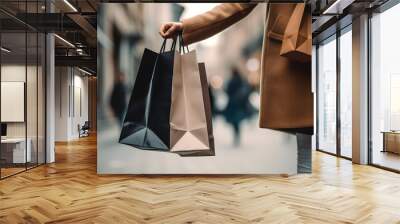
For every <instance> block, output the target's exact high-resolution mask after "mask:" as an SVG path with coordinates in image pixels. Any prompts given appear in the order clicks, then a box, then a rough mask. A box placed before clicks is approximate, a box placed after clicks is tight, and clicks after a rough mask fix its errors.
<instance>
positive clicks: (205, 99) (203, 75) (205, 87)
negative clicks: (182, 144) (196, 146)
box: [181, 63, 215, 156]
mask: <svg viewBox="0 0 400 224" xmlns="http://www.w3.org/2000/svg"><path fill="white" fill-rule="evenodd" d="M198 66H199V72H200V82H201V89H202V92H203V103H204V110H205V113H206V121H207V132H208V140H209V144H208V145H209V148H210V150H201V151H197V152H187V153H181V156H215V143H214V134H213V127H212V113H211V101H210V92H209V90H208V82H207V73H206V67H205V64H204V63H198Z"/></svg>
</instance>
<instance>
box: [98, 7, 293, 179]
mask: <svg viewBox="0 0 400 224" xmlns="http://www.w3.org/2000/svg"><path fill="white" fill-rule="evenodd" d="M217 4H218V3H216V4H215V3H201V4H199V3H179V4H178V3H154V4H153V3H146V4H140V3H135V4H124V3H121V4H115V3H109V4H107V3H105V4H102V6H101V7H100V10H99V16H98V30H97V33H98V52H99V54H98V57H99V58H98V74H99V76H98V88H99V91H98V100H99V101H98V147H99V153H98V155H99V161H100V163H101V162H102V161H103V160H102V159H104V161H103V162H104V163H103V165H105V166H112V167H114V168H115V167H117V168H118V167H123V166H124V165H123V164H122V163H123V162H121V161H122V160H118V159H115V161H114V163H113V162H110V161H109V160H110V158H116V157H115V155H114V156H113V155H111V154H110V155H109V156H108V157H106V156H104V154H103V155H102V153H105V154H107V153H110V152H112V150H111V149H113V150H114V149H116V148H118V149H121V150H126V149H129V148H130V149H129V150H131V151H132V148H131V147H129V146H125V145H121V144H118V143H117V141H118V138H119V134H120V129H121V128H120V125H121V123H122V120H123V118H124V113H125V111H126V107H127V105H128V101H129V98H130V94H131V91H132V89H133V86H134V82H135V78H136V73H137V71H138V67H139V64H140V60H141V56H142V53H143V51H144V48H149V49H151V50H153V51H156V52H158V51H159V49H160V47H161V44H162V38H161V37H160V36H159V34H158V31H159V28H160V26H161V24H162V23H164V22H168V21H179V20H181V19H184V18H188V17H192V16H195V15H198V14H200V13H203V12H206V11H208V10H210V9H212V8H213V7H214V6H216V5H217ZM264 19H265V5H264V4H259V5H258V6H257V7H256V8H255V9H254V10H253V11H252V13H250V14H249V15H248V16H247V17H246V18H244V19H243V20H241V21H240V22H238V23H237V24H235V25H233V26H231V27H230V28H228V29H226V30H225V31H223V32H222V33H220V34H217V35H215V36H213V37H211V38H209V39H207V40H204V41H202V42H199V43H195V44H193V45H190V46H189V49H190V50H193V49H195V50H196V51H197V57H198V61H199V62H205V65H206V70H207V76H208V82H209V86H210V87H209V89H210V93H211V102H212V108H213V128H214V136H215V141H216V142H215V143H216V154H217V156H216V157H219V158H220V159H221V160H220V163H221V164H222V163H224V160H225V162H228V163H229V161H228V160H229V159H228V157H227V156H226V155H228V154H229V155H231V156H233V157H235V158H234V160H237V162H241V160H242V159H243V156H246V157H248V156H249V155H250V153H251V154H252V156H254V157H258V158H257V159H261V160H260V163H259V164H257V163H255V164H251V163H250V164H249V172H250V171H251V170H255V171H257V170H259V171H260V172H261V173H263V172H264V171H265V169H264V171H263V169H260V167H263V168H266V169H267V170H268V171H269V173H271V170H270V169H269V168H268V167H270V166H271V167H273V165H271V164H269V165H266V164H265V162H267V160H266V159H265V158H266V157H270V159H272V160H274V158H275V162H274V163H279V162H281V161H282V160H279V159H277V158H276V157H274V156H277V157H279V156H282V157H285V160H287V161H284V162H283V163H289V165H288V164H280V165H277V166H276V167H275V168H273V169H277V170H279V168H282V166H286V167H285V168H287V166H294V167H295V166H296V162H295V161H296V158H295V155H296V151H294V152H292V154H293V155H290V156H287V155H286V154H285V153H286V152H283V154H282V152H280V153H281V154H282V155H280V154H278V155H274V156H271V155H268V153H271V151H268V150H269V149H267V148H268V146H269V145H270V144H274V140H272V139H271V136H273V134H271V133H268V132H269V131H268V130H265V129H259V127H258V110H259V78H260V76H259V74H260V59H261V46H262V41H263V29H264ZM268 136H269V137H268ZM272 138H274V137H272ZM275 141H277V139H275ZM278 141H279V140H278ZM103 150H105V151H103ZM288 150H290V147H288ZM133 151H141V152H137V153H143V154H146V155H149V154H154V153H157V154H158V155H154V156H162V157H168V158H171V157H177V155H172V154H171V153H160V152H148V151H144V152H143V151H142V150H133ZM272 151H273V150H272ZM233 152H234V153H233ZM125 153H126V154H125V155H126V156H128V157H131V156H132V153H131V152H126V151H125ZM232 153H233V154H235V153H236V154H239V155H233V154H232ZM287 153H289V152H287ZM160 154H163V155H160ZM170 154H171V155H170ZM117 157H118V156H117ZM178 157H179V156H178ZM233 157H232V158H233ZM289 157H293V158H292V160H293V162H292V164H290V161H291V158H289ZM175 159H179V158H175ZM184 159H185V160H190V158H184ZM202 159H204V158H202ZM210 159H211V158H210V157H209V158H208V160H210ZM212 160H219V159H218V158H212ZM262 160H264V161H262ZM250 161H251V160H250ZM216 163H218V162H216ZM125 165H126V164H125ZM143 166H152V165H151V164H149V163H148V164H146V165H143ZM217 166H218V165H217ZM227 166H228V167H229V165H227ZM242 166H244V165H242ZM99 169H102V168H101V167H100V168H99ZM218 169H220V168H218ZM294 169H295V168H294ZM107 170H110V169H107ZM244 170H246V169H244ZM192 171H193V170H192ZM105 172H106V171H105ZM171 172H172V171H171ZM244 172H245V171H244ZM251 172H253V171H251ZM289 173H290V172H289Z"/></svg>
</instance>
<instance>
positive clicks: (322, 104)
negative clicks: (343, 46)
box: [317, 36, 337, 154]
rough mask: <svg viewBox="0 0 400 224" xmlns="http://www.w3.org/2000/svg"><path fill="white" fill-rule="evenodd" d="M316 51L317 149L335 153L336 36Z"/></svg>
mask: <svg viewBox="0 0 400 224" xmlns="http://www.w3.org/2000/svg"><path fill="white" fill-rule="evenodd" d="M317 51H318V61H317V63H318V91H317V94H318V108H317V110H318V111H317V113H318V122H317V124H318V149H319V150H322V151H326V152H330V153H335V154H336V75H337V74H336V36H333V37H332V38H330V39H328V40H327V41H326V42H325V43H322V44H320V45H319V47H318V50H317Z"/></svg>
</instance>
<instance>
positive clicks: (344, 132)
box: [340, 30, 353, 158]
mask: <svg viewBox="0 0 400 224" xmlns="http://www.w3.org/2000/svg"><path fill="white" fill-rule="evenodd" d="M352 74H353V71H352V35H351V30H350V31H348V32H346V33H344V34H343V35H341V36H340V123H341V124H340V127H341V129H340V135H341V136H340V152H341V155H342V156H345V157H349V158H351V156H352V148H351V143H352V142H351V141H352V137H351V136H352Z"/></svg>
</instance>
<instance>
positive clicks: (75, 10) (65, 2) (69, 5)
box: [64, 0, 78, 12]
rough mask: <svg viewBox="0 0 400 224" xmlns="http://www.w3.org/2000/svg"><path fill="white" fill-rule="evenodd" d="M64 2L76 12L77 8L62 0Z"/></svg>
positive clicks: (66, 0)
mask: <svg viewBox="0 0 400 224" xmlns="http://www.w3.org/2000/svg"><path fill="white" fill-rule="evenodd" d="M64 2H65V4H67V5H68V6H69V7H70V8H71V9H72V10H73V11H74V12H78V10H77V9H76V8H75V7H74V6H73V5H72V4H71V3H70V2H69V1H68V0H64Z"/></svg>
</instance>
